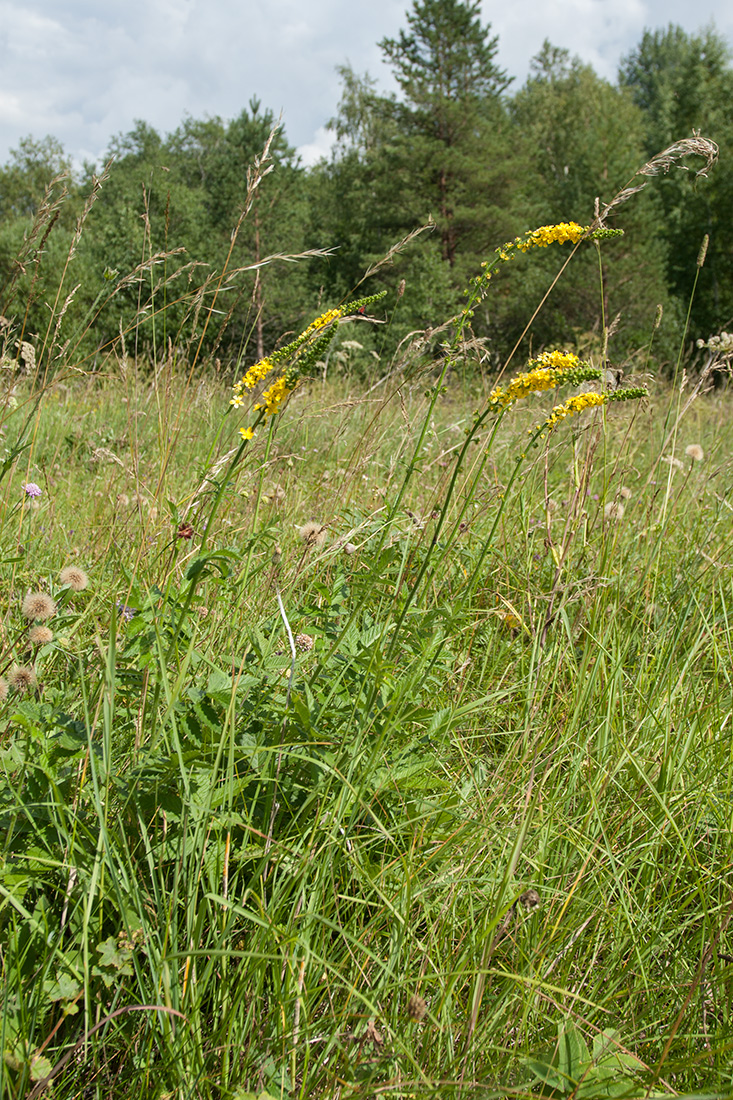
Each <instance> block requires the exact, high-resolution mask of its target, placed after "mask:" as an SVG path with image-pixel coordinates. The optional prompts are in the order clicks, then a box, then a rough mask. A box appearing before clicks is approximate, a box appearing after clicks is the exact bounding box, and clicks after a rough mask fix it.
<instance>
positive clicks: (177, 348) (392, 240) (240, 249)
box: [0, 0, 733, 369]
mask: <svg viewBox="0 0 733 1100" xmlns="http://www.w3.org/2000/svg"><path fill="white" fill-rule="evenodd" d="M380 47H381V50H382V52H383V55H384V57H385V59H386V61H387V62H388V63H389V65H390V66H391V68H392V72H393V74H394V76H395V78H396V82H397V85H398V88H399V93H398V94H394V95H385V94H382V93H381V92H380V91H379V90H378V88H377V86H376V84H375V82H374V81H373V80H372V79H371V78H370V77H369V76H368V75H362V74H359V73H356V72H354V71H353V70H352V69H351V68H349V67H344V68H343V69H342V70H341V77H342V96H341V101H340V104H339V107H338V112H337V115H336V117H335V119H333V120H332V122H331V124H330V125H331V128H332V129H333V131H334V135H335V144H334V147H333V150H332V152H331V155H330V156H329V157H328V158H327V159H326V158H324V159H323V160H321V162H320V163H318V164H316V165H315V166H313V167H311V168H305V167H304V166H303V165H302V164H301V163H300V161H299V158H298V155H297V153H296V151H295V149H294V148H293V147H292V146H291V145H290V144H289V143H288V141H287V136H286V133H285V131H284V130H282V129H280V130H278V131H277V132H276V133H275V136H274V138H273V139H272V142H271V144H270V147H269V158H270V159H269V161H268V164H267V165H264V166H263V168H264V167H268V166H272V171H270V172H267V173H266V174H264V175H263V176H262V178H261V179H260V180H259V182H258V185H257V186H256V187H253V182H254V181H253V177H252V174H251V165H252V164H253V161H254V160H255V158H256V157H258V156H259V155H261V153H262V150H263V147H264V146H265V144H266V142H267V140H268V137H269V136H270V134H271V131H272V129H273V127H274V125H275V119H274V117H273V114H272V112H271V111H269V110H267V109H263V107H262V105H261V104H260V103H259V102H258V101H257V100H251V101H250V103H249V105H248V106H247V107H246V108H245V109H244V110H243V111H242V112H241V114H240V115H239V116H238V117H236V118H234V119H231V120H224V119H221V118H218V117H217V118H205V119H194V118H190V117H187V118H185V119H184V120H183V121H182V122H181V124H180V126H179V127H178V128H177V129H176V130H174V131H173V132H172V133H170V134H167V135H161V134H159V133H158V132H157V131H156V130H155V129H153V128H152V127H151V126H150V125H148V124H147V123H145V122H142V121H141V122H139V123H138V124H137V125H136V126H135V128H134V129H133V130H132V131H131V132H129V133H127V134H124V135H119V136H117V137H115V138H114V139H113V140H112V141H111V143H110V147H109V150H108V157H107V158H106V159H107V160H110V161H112V164H111V167H110V168H109V171H108V173H103V174H102V178H101V180H100V178H99V176H100V173H99V169H96V170H95V169H93V168H92V167H91V166H89V167H87V168H86V169H85V170H84V171H82V172H74V171H72V167H71V162H70V159H69V158H68V156H67V155H66V154H65V152H64V150H63V148H62V147H61V145H60V144H59V143H58V142H57V141H56V140H54V139H53V138H50V137H49V138H46V139H44V140H42V141H35V140H33V139H32V138H27V139H25V140H23V141H21V143H20V144H19V147H18V149H16V150H15V151H14V152H13V153H12V154H11V157H10V159H9V161H8V162H7V163H6V164H5V165H4V166H2V167H1V168H0V313H2V320H0V325H2V328H0V337H1V336H2V335H3V334H4V335H5V340H6V349H5V355H6V359H7V356H8V355H9V354H10V355H12V354H16V353H17V352H14V351H13V348H16V349H17V348H18V347H19V346H20V343H21V341H22V340H25V341H31V342H34V343H35V344H36V346H37V347H41V348H42V349H45V350H46V351H47V353H48V355H49V357H50V356H51V354H52V353H53V355H54V356H56V357H57V358H58V357H59V356H60V355H61V354H62V353H65V354H67V355H68V354H69V353H71V354H72V355H73V356H74V357H76V358H77V359H79V361H83V362H85V363H89V361H90V360H93V359H94V357H95V356H97V355H99V354H100V353H104V351H105V349H107V348H109V347H111V346H112V345H114V344H116V343H117V344H119V343H120V342H123V343H124V342H126V348H127V350H130V345H131V344H134V346H133V347H132V350H133V351H134V352H135V353H137V354H140V353H144V354H147V355H151V356H152V357H153V358H155V359H159V358H160V356H161V355H164V354H171V353H172V354H175V355H180V356H182V357H185V358H186V359H187V360H188V361H190V360H191V358H192V357H198V358H201V357H207V358H217V359H219V361H220V362H223V363H225V364H226V365H227V367H230V366H233V365H235V364H236V365H237V366H241V365H242V364H245V363H247V362H252V361H253V360H254V359H256V358H258V357H261V356H262V355H263V354H266V353H268V352H269V351H272V350H273V348H275V347H276V346H277V343H278V341H280V340H282V338H283V337H284V336H285V337H286V336H287V334H289V333H292V332H294V331H297V330H299V329H300V328H301V327H302V326H303V323H304V322H305V323H307V322H308V321H309V320H310V319H311V317H312V316H313V314H314V311H317V310H319V309H320V308H321V307H322V308H324V309H325V308H328V307H330V306H332V305H334V304H337V303H338V302H340V301H343V300H344V299H347V298H348V296H349V294H350V293H352V291H353V290H354V289H355V288H356V287H357V286H359V285H361V286H362V287H367V286H368V292H371V291H372V290H374V291H376V290H379V289H385V288H386V289H387V290H389V291H390V292H391V293H389V294H388V295H387V297H386V299H385V302H386V303H387V304H386V306H385V312H384V315H383V318H382V319H383V321H384V324H382V325H381V326H378V327H377V328H376V329H375V330H374V331H370V333H368V334H365V335H364V334H363V330H366V328H367V326H362V328H360V329H359V330H358V331H357V334H356V338H355V340H354V341H352V343H353V344H355V345H356V346H357V347H359V346H360V347H361V354H362V356H364V357H366V358H363V362H364V363H365V364H366V363H368V362H373V361H374V359H373V357H372V358H371V359H369V358H368V357H369V356H370V355H372V356H373V353H374V352H377V353H379V354H380V355H392V354H394V353H395V350H396V349H398V348H399V347H400V345H401V342H402V341H403V340H404V338H405V337H406V336H407V335H408V334H409V333H411V332H413V331H415V330H424V329H426V328H431V329H439V328H440V325H441V324H442V323H444V322H445V321H446V319H447V318H448V317H450V316H451V315H452V314H454V313H455V312H456V311H457V310H459V309H460V308H461V305H462V301H463V294H464V291H465V288H466V286H467V284H468V281H469V280H470V279H471V278H472V277H473V276H475V275H476V274H477V273H478V272H479V271H480V269H481V268H480V265H481V263H482V261H484V260H485V259H487V258H488V257H490V256H491V255H493V253H494V249H495V248H496V247H497V246H498V245H501V244H502V243H503V242H504V241H507V240H511V239H513V238H514V237H515V236H516V235H518V234H522V233H524V232H526V231H527V230H528V229H533V228H535V227H536V226H539V225H543V224H550V223H555V222H560V221H571V220H572V221H577V222H579V223H580V224H588V223H589V222H590V221H591V220H592V217H593V212H594V204H595V203H596V200H597V199H598V200H600V201H601V203H605V202H608V201H609V200H611V199H612V198H613V197H614V195H616V194H617V193H618V192H620V191H622V190H623V189H624V188H625V187H628V186H629V185H630V184H631V185H633V186H636V185H637V184H638V183H639V182H643V178H642V179H640V177H638V176H637V173H638V170H639V168H640V167H641V166H642V165H643V164H644V163H645V162H647V161H648V160H649V159H650V158H651V157H653V156H654V155H655V154H657V153H659V152H660V151H661V150H663V149H665V148H666V147H668V146H669V145H671V144H672V143H673V142H674V141H676V140H678V139H680V138H683V137H690V136H691V135H692V134H693V133H694V132H696V131H697V132H701V133H702V134H704V136H705V137H707V138H709V139H711V140H713V141H715V142H716V143H717V144H718V145H719V147H720V163H719V165H718V166H717V167H716V168H715V170H714V171H712V172H711V173H710V174H709V175H708V176H701V175H698V174H696V169H697V168H698V167H699V166H698V165H696V164H695V163H693V161H692V160H691V161H690V162H689V163H683V164H681V165H680V164H678V165H676V166H673V167H672V168H670V169H669V171H668V172H666V173H663V174H661V175H660V176H659V177H658V178H656V179H654V180H652V181H650V182H648V184H647V186H646V187H645V188H644V189H643V190H641V191H639V192H637V193H635V194H633V195H632V196H631V197H630V199H629V201H627V202H625V203H623V204H620V205H619V206H618V207H617V209H616V210H615V211H614V216H613V219H612V222H610V224H612V225H613V226H614V227H617V228H622V229H623V230H624V236H623V237H622V238H620V239H617V240H614V241H610V242H608V243H607V246H606V247H603V248H602V249H601V250H600V251H598V250H596V249H595V248H594V247H593V246H592V245H587V246H585V247H584V248H583V249H582V250H581V252H580V253H579V255H578V256H577V257H576V259H575V260H574V268H573V275H572V279H567V280H563V279H560V280H559V281H558V282H557V283H556V284H555V285H554V286H553V283H554V280H555V277H556V276H557V274H558V272H559V270H560V267H561V266H562V263H563V261H564V259H565V256H564V255H563V254H562V252H561V251H560V250H555V249H553V250H547V252H543V253H539V252H535V253H534V254H533V255H532V257H531V258H529V257H528V258H518V259H517V261H516V262H514V263H513V264H512V265H509V266H507V268H506V270H503V271H502V273H501V276H500V278H498V279H497V280H496V282H495V284H493V285H492V290H491V293H490V294H489V295H487V296H486V298H485V299H484V301H483V303H482V305H481V308H480V309H478V310H477V311H475V315H474V317H473V319H472V326H473V334H474V336H475V338H476V341H477V344H476V346H477V347H479V348H480V349H481V355H482V358H483V359H484V361H485V362H486V363H487V364H491V363H497V364H498V363H500V362H501V361H503V358H504V357H505V356H506V355H507V353H508V352H509V351H510V350H511V349H512V348H513V347H514V346H515V345H516V344H517V342H520V343H521V342H523V343H524V344H525V345H526V349H527V350H528V351H538V350H540V349H541V348H542V347H545V346H548V345H550V344H553V345H554V346H568V347H571V346H572V347H575V348H579V349H581V350H582V351H584V352H594V351H598V350H599V348H600V346H601V339H602V333H601V323H600V318H601V317H603V318H604V320H605V323H606V324H612V329H613V335H612V337H611V341H612V342H611V345H610V347H611V349H612V351H613V354H614V356H616V357H632V356H633V355H634V354H635V353H636V352H638V351H639V350H640V349H643V348H645V347H647V346H648V345H649V341H650V338H651V334H652V329H653V327H654V323H655V318H658V316H659V309H658V307H660V306H661V307H662V323H661V325H660V326H659V327H658V330H657V331H655V334H654V342H655V343H654V347H655V353H656V355H657V357H658V360H659V361H661V362H662V363H664V362H665V359H666V360H671V359H672V358H673V357H674V356H675V354H676V349H677V348H678V347H679V342H680V340H681V338H682V336H683V334H684V333H685V331H686V332H687V334H688V337H689V340H690V345H691V344H692V342H693V341H694V340H695V339H696V338H700V337H703V338H707V337H708V336H709V335H710V334H712V333H715V332H719V331H720V330H721V329H722V328H725V327H726V326H730V325H731V323H732V321H733V246H732V245H731V236H730V226H731V224H733V173H731V172H730V171H729V170H728V166H729V162H730V151H731V149H732V148H733V118H731V115H730V111H729V104H730V103H731V102H732V101H733V69H732V68H731V58H730V52H729V49H728V46H727V44H726V42H725V41H724V40H723V39H722V38H721V37H720V36H719V35H718V34H717V33H716V32H715V31H714V30H713V29H707V30H703V31H701V32H699V33H697V34H693V35H691V34H687V33H686V32H684V31H683V30H682V29H681V28H679V27H676V26H672V25H670V26H668V27H667V28H666V29H662V30H654V31H652V30H649V31H646V32H645V33H644V35H643V37H642V39H641V41H640V42H639V44H638V46H637V47H636V48H635V49H633V50H632V51H631V52H630V53H629V55H628V56H627V57H625V58H624V59H623V60H622V63H621V65H620V68H619V72H618V78H617V80H616V81H615V82H613V83H612V82H610V81H607V80H604V79H602V78H600V77H599V76H598V75H597V74H596V73H595V71H594V70H593V69H592V67H591V66H589V65H586V64H584V63H582V62H581V61H580V60H579V59H578V58H574V57H572V56H571V55H570V53H569V52H568V51H567V50H565V49H562V48H560V47H557V46H554V45H552V44H550V43H549V42H546V43H545V44H544V46H543V49H542V50H541V52H540V53H539V54H538V56H537V57H535V58H534V59H533V61H532V63H531V68H530V74H529V77H528V79H527V80H526V82H525V83H524V85H523V86H522V87H521V88H518V89H516V90H515V89H513V87H512V84H511V82H510V80H509V79H508V77H507V75H506V73H505V72H503V71H502V70H501V68H500V67H499V66H498V64H497V60H496V57H497V50H498V40H497V38H496V37H495V36H492V34H491V27H490V25H488V24H484V23H482V21H481V16H480V5H479V3H478V0H414V2H413V5H412V8H411V9H410V11H409V12H408V13H407V14H406V26H405V28H404V29H403V30H402V31H400V33H399V35H398V37H396V38H394V39H392V38H386V39H384V40H383V41H382V42H381V43H380ZM248 169H250V175H249V177H248ZM95 172H96V175H95ZM248 179H249V183H248ZM243 210H246V211H247V214H246V217H242V212H243ZM423 227H427V228H423ZM420 229H422V230H423V231H422V232H417V231H418V230H420ZM706 236H707V237H708V239H709V245H708V249H707V255H706V258H705V263H704V265H703V266H702V267H701V268H699V270H698V265H697V260H698V257H699V250H700V247H701V243H702V241H703V238H704V237H706ZM405 238H408V240H407V243H405V244H404V245H403V246H402V247H400V248H398V249H397V250H396V251H394V253H393V254H392V255H391V256H390V258H389V262H387V263H380V261H382V260H383V259H384V257H385V255H386V254H387V253H389V251H390V249H392V248H393V247H394V246H395V244H396V243H397V242H400V241H403V240H404V239H405ZM319 249H327V250H328V254H327V255H318V254H314V252H315V251H316V250H319ZM273 256H276V257H277V256H279V257H283V258H280V259H274V260H270V259H269V258H270V257H273ZM294 256H299V257H300V259H298V260H297V261H294V260H293V259H292V257H294ZM284 257H290V258H284ZM265 261H267V262H265ZM371 268H376V270H375V271H374V272H373V273H372V274H371V275H370V277H369V280H368V282H367V283H365V282H364V281H363V280H364V275H365V273H366V272H367V271H369V270H370V269H371ZM696 272H697V279H698V281H697V285H696V290H695V296H694V299H693V302H692V307H691V310H689V302H690V292H691V288H692V285H693V281H694V279H695V275H696ZM551 286H552V290H551V292H550V294H549V296H548V297H547V298H546V301H545V303H544V305H543V307H542V309H541V310H540V311H539V313H538V314H537V316H536V317H535V318H534V321H533V322H532V324H531V326H530V327H529V329H528V330H527V331H526V332H525V328H526V326H527V322H528V320H529V319H530V318H531V317H532V315H533V314H534V312H535V310H536V307H537V305H538V303H539V302H540V301H541V300H542V299H543V297H544V296H545V295H546V293H547V291H548V289H549V288H550V287H551ZM601 288H602V289H601ZM688 310H689V317H688ZM439 338H440V335H439V333H438V334H437V335H436V340H438V339H439ZM365 369H366V368H365Z"/></svg>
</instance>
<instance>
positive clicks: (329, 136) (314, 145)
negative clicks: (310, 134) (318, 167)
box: [298, 126, 336, 167]
mask: <svg viewBox="0 0 733 1100" xmlns="http://www.w3.org/2000/svg"><path fill="white" fill-rule="evenodd" d="M335 140H336V135H335V134H334V133H333V132H332V131H331V130H327V129H326V127H325V126H319V127H318V129H317V130H316V133H315V137H314V138H313V141H310V142H306V143H305V145H299V146H298V153H299V154H300V159H301V160H302V162H303V164H305V165H306V167H310V166H311V165H312V164H316V163H317V162H318V161H319V160H320V159H321V157H327V156H328V154H329V153H330V152H331V149H332V148H333V144H334V141H335Z"/></svg>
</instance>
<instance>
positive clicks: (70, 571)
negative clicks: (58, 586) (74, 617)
mask: <svg viewBox="0 0 733 1100" xmlns="http://www.w3.org/2000/svg"><path fill="white" fill-rule="evenodd" d="M59 580H60V581H61V583H62V584H68V586H69V588H73V590H74V592H83V591H84V589H85V588H86V587H87V586H88V584H89V577H88V576H87V575H86V573H85V572H84V570H83V569H80V568H79V566H78V565H67V566H66V568H65V569H62V570H61V572H60V573H59Z"/></svg>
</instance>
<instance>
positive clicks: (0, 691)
mask: <svg viewBox="0 0 733 1100" xmlns="http://www.w3.org/2000/svg"><path fill="white" fill-rule="evenodd" d="M7 697H8V681H7V680H6V679H5V677H4V676H0V703H3V702H4V701H5V700H6V699H7Z"/></svg>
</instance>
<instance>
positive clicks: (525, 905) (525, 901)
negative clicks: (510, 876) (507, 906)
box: [519, 889, 540, 913]
mask: <svg viewBox="0 0 733 1100" xmlns="http://www.w3.org/2000/svg"><path fill="white" fill-rule="evenodd" d="M519 904H520V905H521V906H522V909H526V910H527V912H528V913H531V912H532V910H533V909H539V907H540V895H539V894H538V893H537V891H536V890H534V889H529V890H525V891H524V893H523V894H522V895H521V896H520V898H519Z"/></svg>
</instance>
